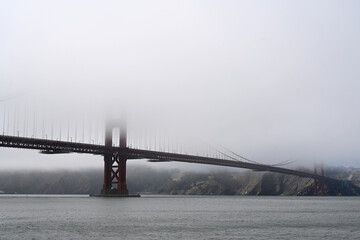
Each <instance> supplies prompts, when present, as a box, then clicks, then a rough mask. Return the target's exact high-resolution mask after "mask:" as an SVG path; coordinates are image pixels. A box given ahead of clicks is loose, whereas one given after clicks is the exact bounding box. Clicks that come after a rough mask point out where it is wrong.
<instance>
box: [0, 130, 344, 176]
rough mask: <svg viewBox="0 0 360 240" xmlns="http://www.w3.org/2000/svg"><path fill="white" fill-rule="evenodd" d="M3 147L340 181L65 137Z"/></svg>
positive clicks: (9, 140)
mask: <svg viewBox="0 0 360 240" xmlns="http://www.w3.org/2000/svg"><path fill="white" fill-rule="evenodd" d="M0 147H8V148H25V149H34V150H40V151H41V153H46V154H59V153H88V154H95V155H104V154H118V155H122V156H126V157H127V158H128V159H149V160H153V161H158V162H166V161H176V162H186V163H198V164H208V165H217V166H226V167H236V168H245V169H252V170H255V171H268V172H277V173H283V174H289V175H295V176H299V177H306V178H313V179H318V180H320V181H331V182H334V181H336V182H337V181H339V180H336V179H332V178H328V177H323V176H320V175H316V174H314V173H311V172H303V171H298V170H292V169H287V168H280V167H274V166H270V165H265V164H254V163H247V162H241V161H232V160H225V159H219V158H211V157H202V156H194V155H187V154H177V153H168V152H159V151H150V150H142V149H132V148H120V147H105V146H104V145H95V144H86V143H76V142H64V141H56V140H45V139H36V138H23V137H14V136H6V135H1V136H0Z"/></svg>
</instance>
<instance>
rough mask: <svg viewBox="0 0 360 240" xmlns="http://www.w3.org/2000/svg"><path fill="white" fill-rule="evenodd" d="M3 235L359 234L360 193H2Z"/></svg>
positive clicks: (339, 236)
mask: <svg viewBox="0 0 360 240" xmlns="http://www.w3.org/2000/svg"><path fill="white" fill-rule="evenodd" d="M0 234H1V235H0V238H1V239H322V238H324V239H334V240H335V239H360V198H357V197H258V196H256V197H255V196H254V197H248V196H143V197H141V198H93V197H88V196H64V195H0Z"/></svg>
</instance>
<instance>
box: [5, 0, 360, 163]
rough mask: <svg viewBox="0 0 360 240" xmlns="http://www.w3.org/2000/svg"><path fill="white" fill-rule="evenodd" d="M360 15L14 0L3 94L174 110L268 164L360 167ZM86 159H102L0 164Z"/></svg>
mask: <svg viewBox="0 0 360 240" xmlns="http://www.w3.org/2000/svg"><path fill="white" fill-rule="evenodd" d="M359 12H360V1H340V0H339V1H330V0H326V1H325V0H324V1H250V0H249V1H194V0H192V1H127V2H125V1H5V0H4V1H0V84H1V88H0V97H3V96H8V95H11V94H16V93H19V92H31V93H32V94H41V93H44V92H45V93H47V94H48V96H51V97H52V98H54V99H55V98H63V99H65V100H66V101H64V102H63V104H64V105H69V102H71V105H76V104H77V103H78V104H79V105H86V104H88V105H90V104H94V106H96V108H105V107H106V108H107V109H112V111H113V112H115V113H116V114H117V113H118V112H120V111H128V112H129V111H131V112H132V113H134V114H135V113H136V114H137V115H138V116H141V114H143V116H149V115H159V116H161V115H171V116H174V117H176V119H177V120H178V121H179V122H188V123H193V125H192V126H193V128H194V131H197V130H199V129H201V131H199V133H204V132H207V135H206V137H211V138H213V139H214V140H216V141H217V142H219V143H221V144H222V145H225V146H227V147H228V148H230V149H232V150H234V151H236V152H238V153H240V154H242V155H244V156H246V157H249V158H250V159H254V160H256V161H259V162H264V163H273V162H281V161H286V160H297V162H296V164H297V165H306V166H311V164H312V163H313V162H314V161H317V162H324V163H325V164H326V165H345V166H355V167H360V159H359V157H360V138H359V133H360V110H359V106H358V104H359V102H360V94H359V90H360V47H359V43H360V14H359ZM144 120H146V119H144ZM208 135H209V136H208ZM84 165H87V166H89V167H94V166H99V167H100V166H102V160H101V158H99V157H94V156H83V155H61V156H48V155H45V156H43V155H39V154H37V153H36V152H35V151H29V150H11V149H0V167H1V168H2V169H7V168H17V167H19V168H23V167H27V168H58V167H63V168H72V167H79V166H84Z"/></svg>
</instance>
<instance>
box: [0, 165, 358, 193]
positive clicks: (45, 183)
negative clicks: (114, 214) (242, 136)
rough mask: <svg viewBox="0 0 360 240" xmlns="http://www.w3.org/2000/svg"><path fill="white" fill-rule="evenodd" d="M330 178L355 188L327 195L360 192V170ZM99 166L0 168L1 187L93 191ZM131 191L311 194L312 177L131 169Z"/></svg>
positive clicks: (334, 171)
mask: <svg viewBox="0 0 360 240" xmlns="http://www.w3.org/2000/svg"><path fill="white" fill-rule="evenodd" d="M326 175H327V176H329V177H333V178H337V179H344V180H350V181H352V182H353V183H354V185H353V186H335V185H332V186H329V187H327V188H326V192H327V194H328V195H360V169H353V168H328V169H326ZM102 181H103V172H102V170H101V169H96V170H85V171H33V172H23V171H18V172H1V173H0V191H2V192H3V193H19V194H95V193H99V191H100V189H101V187H102ZM127 184H128V188H129V191H130V192H132V193H141V194H172V195H179V194H184V195H312V194H313V186H314V185H313V184H314V182H313V180H312V179H307V178H299V177H296V176H290V175H284V174H278V173H267V172H252V171H243V172H239V171H235V170H234V171H231V170H229V171H219V172H210V173H194V172H183V171H180V170H168V171H167V170H155V169H153V168H147V167H136V168H135V167H129V168H128V179H127Z"/></svg>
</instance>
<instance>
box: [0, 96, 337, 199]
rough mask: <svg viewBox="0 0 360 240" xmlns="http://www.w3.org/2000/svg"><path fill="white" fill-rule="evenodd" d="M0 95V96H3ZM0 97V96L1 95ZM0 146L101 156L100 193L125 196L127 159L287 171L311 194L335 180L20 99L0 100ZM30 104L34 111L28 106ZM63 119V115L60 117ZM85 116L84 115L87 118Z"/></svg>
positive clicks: (317, 192)
mask: <svg viewBox="0 0 360 240" xmlns="http://www.w3.org/2000/svg"><path fill="white" fill-rule="evenodd" d="M6 101H7V99H6V100H4V101H3V102H6ZM0 102H1V101H0ZM1 107H2V108H3V118H2V130H3V131H2V134H1V135H0V147H6V148H22V149H33V150H38V151H40V153H43V154H64V153H85V154H94V155H99V156H102V158H103V160H104V182H103V187H102V189H101V194H100V196H130V195H129V192H128V188H127V185H126V163H127V161H128V160H138V159H147V160H148V161H150V162H184V163H196V164H207V165H216V166H226V167H235V168H244V169H251V170H254V171H268V172H276V173H282V174H290V175H295V176H298V177H304V178H312V179H314V195H320V194H324V193H325V190H324V185H325V184H326V183H328V182H336V181H339V180H336V179H332V178H329V177H326V176H324V170H323V168H322V167H321V168H320V172H319V173H320V174H317V168H315V169H314V172H311V171H308V172H306V171H299V170H294V169H289V168H285V167H284V165H286V164H288V163H289V162H283V163H279V164H273V165H269V164H262V163H258V162H255V161H253V160H250V159H248V158H245V157H242V156H241V155H239V154H237V153H235V152H233V151H231V150H229V149H227V148H225V147H222V146H221V147H219V146H213V145H210V144H205V147H204V146H202V147H198V146H197V147H196V146H195V145H196V144H194V143H191V141H190V140H188V139H185V143H181V144H179V143H178V142H174V141H172V140H170V139H167V138H166V137H159V136H157V133H156V132H155V133H153V135H152V134H151V133H149V132H148V133H147V134H140V133H139V131H136V130H134V131H132V132H131V134H130V135H129V134H128V123H127V122H126V121H125V119H124V118H122V119H118V120H112V121H105V124H103V125H104V126H102V127H98V126H97V125H93V124H91V123H85V121H84V119H83V120H81V119H80V120H79V119H77V120H69V119H65V120H64V118H61V117H59V116H57V115H56V114H55V115H54V114H52V116H51V117H47V116H46V114H45V113H43V114H38V113H34V112H36V111H35V110H34V109H35V108H34V107H33V108H29V107H24V106H23V104H18V105H16V104H13V105H11V104H3V106H1ZM31 110H33V111H34V112H32V111H31ZM61 119H62V120H61ZM87 119H89V118H87Z"/></svg>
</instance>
